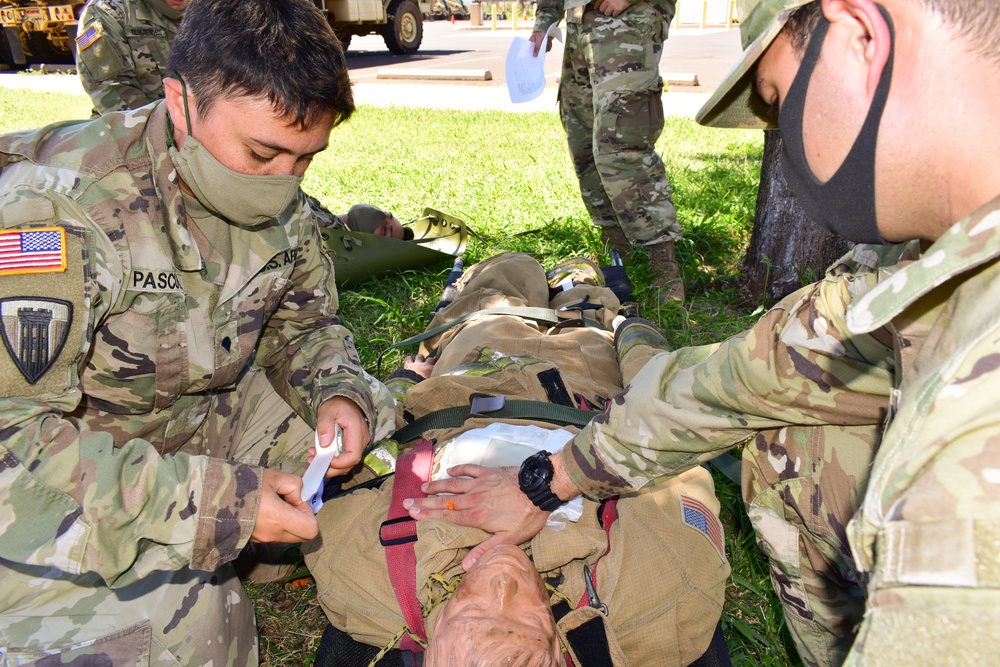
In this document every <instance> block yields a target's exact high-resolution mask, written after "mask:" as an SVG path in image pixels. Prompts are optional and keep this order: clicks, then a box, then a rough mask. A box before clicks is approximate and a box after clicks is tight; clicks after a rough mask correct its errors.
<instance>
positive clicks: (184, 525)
mask: <svg viewBox="0 0 1000 667" xmlns="http://www.w3.org/2000/svg"><path fill="white" fill-rule="evenodd" d="M0 210H2V218H3V225H4V228H3V229H0V233H3V234H18V233H21V232H23V231H45V232H47V233H49V234H50V237H49V238H50V243H52V242H54V241H52V239H54V238H60V241H59V243H60V244H61V245H62V249H63V250H64V251H65V258H66V260H65V265H64V266H63V267H62V268H58V267H53V268H52V270H45V271H41V272H33V273H25V272H20V271H18V270H10V269H9V267H6V268H7V269H8V270H5V271H3V272H2V275H0V286H2V288H0V293H2V301H0V310H2V315H3V317H2V328H3V339H4V345H3V349H0V558H3V559H6V560H8V561H10V562H13V563H20V564H25V565H30V566H39V567H45V568H56V569H58V570H62V571H64V572H67V573H71V574H80V573H85V572H94V573H97V574H99V575H100V576H101V577H102V578H103V579H104V580H105V581H106V582H107V583H108V584H109V585H112V586H124V585H126V584H128V583H131V582H133V581H135V580H137V579H138V578H141V577H142V576H144V575H146V574H148V573H149V572H151V571H155V570H164V569H177V568H179V567H181V566H184V565H190V566H191V567H193V568H195V569H202V570H212V569H215V568H216V567H217V566H218V565H219V564H221V563H223V562H226V561H229V560H232V559H233V558H235V557H236V555H237V554H238V553H239V551H240V549H241V548H242V547H243V545H244V544H246V542H247V541H248V540H249V538H250V534H251V532H252V531H253V526H254V523H255V520H256V515H257V507H258V504H259V502H260V489H261V481H262V476H263V472H262V469H260V468H258V467H256V466H247V465H241V464H234V463H228V462H226V461H222V460H219V459H212V458H208V457H204V456H189V455H185V454H174V455H171V456H161V455H160V454H159V453H158V452H157V450H156V448H155V447H154V446H153V445H152V444H150V443H149V442H147V441H145V440H141V439H138V438H136V439H132V440H129V441H128V442H124V443H118V445H119V446H117V447H116V446H115V442H114V440H113V437H112V435H111V434H110V433H107V432H99V431H95V430H92V429H90V428H88V426H87V424H86V423H84V421H83V420H81V419H79V418H78V417H75V416H74V412H75V411H76V409H77V407H78V406H79V405H80V402H81V398H82V395H83V391H82V386H81V381H80V373H81V370H82V369H83V368H84V366H85V364H87V363H88V361H89V360H91V352H92V349H93V344H92V338H93V336H94V335H95V330H96V329H97V328H98V327H99V325H100V322H101V320H102V319H103V318H104V317H106V316H107V314H108V312H109V310H110V308H111V304H113V303H114V302H115V300H116V298H117V296H118V294H120V291H121V289H122V277H121V271H122V269H121V265H120V263H119V259H118V255H117V253H116V250H115V248H114V247H113V246H112V244H111V243H110V241H109V240H108V238H107V237H106V236H104V234H103V233H102V232H101V231H100V230H98V229H97V228H96V227H94V226H91V225H90V224H89V223H88V222H87V220H86V217H85V216H84V214H83V213H82V212H81V211H80V210H79V209H78V207H76V205H75V204H73V202H71V201H66V200H63V199H62V198H60V197H58V195H50V196H48V197H46V196H42V195H39V194H38V193H37V191H35V190H34V189H32V190H29V191H24V192H20V193H15V194H13V195H11V196H7V197H5V198H4V199H3V201H0ZM51 235H54V236H51ZM5 240H6V239H5ZM12 341H14V342H12ZM32 350H34V352H32ZM124 353H127V349H125V350H123V354H124ZM133 361H135V362H136V363H139V362H140V361H141V360H133ZM196 553H197V554H200V555H199V556H197V557H196V556H195V554H196Z"/></svg>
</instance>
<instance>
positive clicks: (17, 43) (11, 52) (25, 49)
mask: <svg viewBox="0 0 1000 667" xmlns="http://www.w3.org/2000/svg"><path fill="white" fill-rule="evenodd" d="M84 2H85V0H31V1H30V2H29V1H28V0H0V65H5V66H6V67H7V68H8V69H21V68H22V67H26V66H27V65H32V64H41V63H52V64H66V65H71V64H73V61H74V54H73V40H74V39H75V38H76V30H77V27H78V26H79V24H80V13H81V12H82V11H83V5H84Z"/></svg>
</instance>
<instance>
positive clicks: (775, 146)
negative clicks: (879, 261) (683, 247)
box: [740, 130, 854, 304]
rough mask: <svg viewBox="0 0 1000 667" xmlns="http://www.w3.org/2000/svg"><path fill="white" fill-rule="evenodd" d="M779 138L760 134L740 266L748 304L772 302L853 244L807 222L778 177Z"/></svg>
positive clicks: (813, 277) (817, 275)
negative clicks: (756, 184) (756, 182)
mask: <svg viewBox="0 0 1000 667" xmlns="http://www.w3.org/2000/svg"><path fill="white" fill-rule="evenodd" d="M780 155H781V134H780V133H779V132H778V131H777V130H767V131H765V132H764V159H763V161H762V164H761V168H760V190H758V192H757V212H756V213H755V215H754V221H753V233H752V234H751V236H750V247H749V248H748V249H747V254H746V255H745V256H744V257H743V261H742V262H741V264H740V272H741V274H742V279H741V292H742V295H743V297H744V298H745V300H746V301H747V302H749V303H758V304H759V303H773V302H775V301H778V300H779V299H781V298H783V297H785V296H787V295H788V294H791V293H792V292H794V291H795V290H797V289H798V288H799V287H801V286H802V285H804V284H807V283H810V282H812V281H814V280H817V279H818V278H820V277H821V276H822V275H823V271H824V270H825V269H826V267H828V266H830V265H831V264H832V263H833V262H834V261H836V260H837V258H838V257H840V256H841V255H843V254H844V253H845V252H847V251H848V250H849V249H850V248H851V246H853V245H854V244H853V243H851V242H850V241H847V240H846V239H844V238H841V237H840V236H837V235H836V234H834V233H832V232H830V231H829V230H827V229H826V227H823V226H822V225H819V224H817V223H815V222H812V221H811V220H809V219H808V218H807V217H806V215H805V213H803V211H802V209H801V208H800V207H799V205H798V202H797V201H796V200H795V196H794V195H793V194H792V192H791V191H790V190H789V189H788V183H787V182H786V181H785V177H784V175H783V174H782V173H781V161H780V160H779V159H778V158H779V156H780Z"/></svg>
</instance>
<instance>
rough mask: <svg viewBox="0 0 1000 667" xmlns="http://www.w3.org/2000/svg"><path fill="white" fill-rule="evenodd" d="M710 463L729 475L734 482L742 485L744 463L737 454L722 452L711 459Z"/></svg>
mask: <svg viewBox="0 0 1000 667" xmlns="http://www.w3.org/2000/svg"><path fill="white" fill-rule="evenodd" d="M709 463H710V464H711V465H712V467H713V468H715V469H716V470H718V471H719V472H721V473H722V474H723V475H725V476H726V477H728V478H729V480H730V481H731V482H732V483H733V484H735V485H736V486H741V485H742V483H743V476H742V473H741V471H742V469H743V465H742V464H741V463H740V461H739V460H738V459H737V458H736V457H735V456H733V455H732V454H720V455H718V456H716V457H715V458H714V459H712V460H710V461H709Z"/></svg>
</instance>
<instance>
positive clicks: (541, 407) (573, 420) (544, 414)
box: [393, 397, 601, 443]
mask: <svg viewBox="0 0 1000 667" xmlns="http://www.w3.org/2000/svg"><path fill="white" fill-rule="evenodd" d="M498 398H503V397H498ZM474 400H475V399H474ZM599 414H601V413H600V412H596V411H594V410H581V409H579V408H573V407H569V406H567V405H557V404H555V403H545V402H543V401H506V400H505V401H503V407H501V408H499V409H497V410H482V411H481V412H473V408H472V407H471V406H468V405H460V406H458V407H457V408H445V409H443V410H437V411H435V412H431V413H430V414H426V415H424V416H423V417H420V418H419V419H416V420H414V421H412V422H410V423H409V424H407V425H406V426H404V427H403V428H401V429H399V430H398V431H396V433H395V435H393V439H394V440H396V442H399V443H404V442H409V441H410V440H412V439H414V438H417V437H419V436H421V435H423V434H424V433H426V432H427V431H430V430H433V429H441V428H458V427H459V426H461V425H462V424H464V423H465V420H466V419H468V418H469V417H490V418H493V419H537V420H538V421H543V422H548V423H550V424H559V425H560V426H579V427H580V428H583V427H584V426H586V425H587V424H589V423H590V420H591V419H593V418H594V417H596V416H597V415H599Z"/></svg>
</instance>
